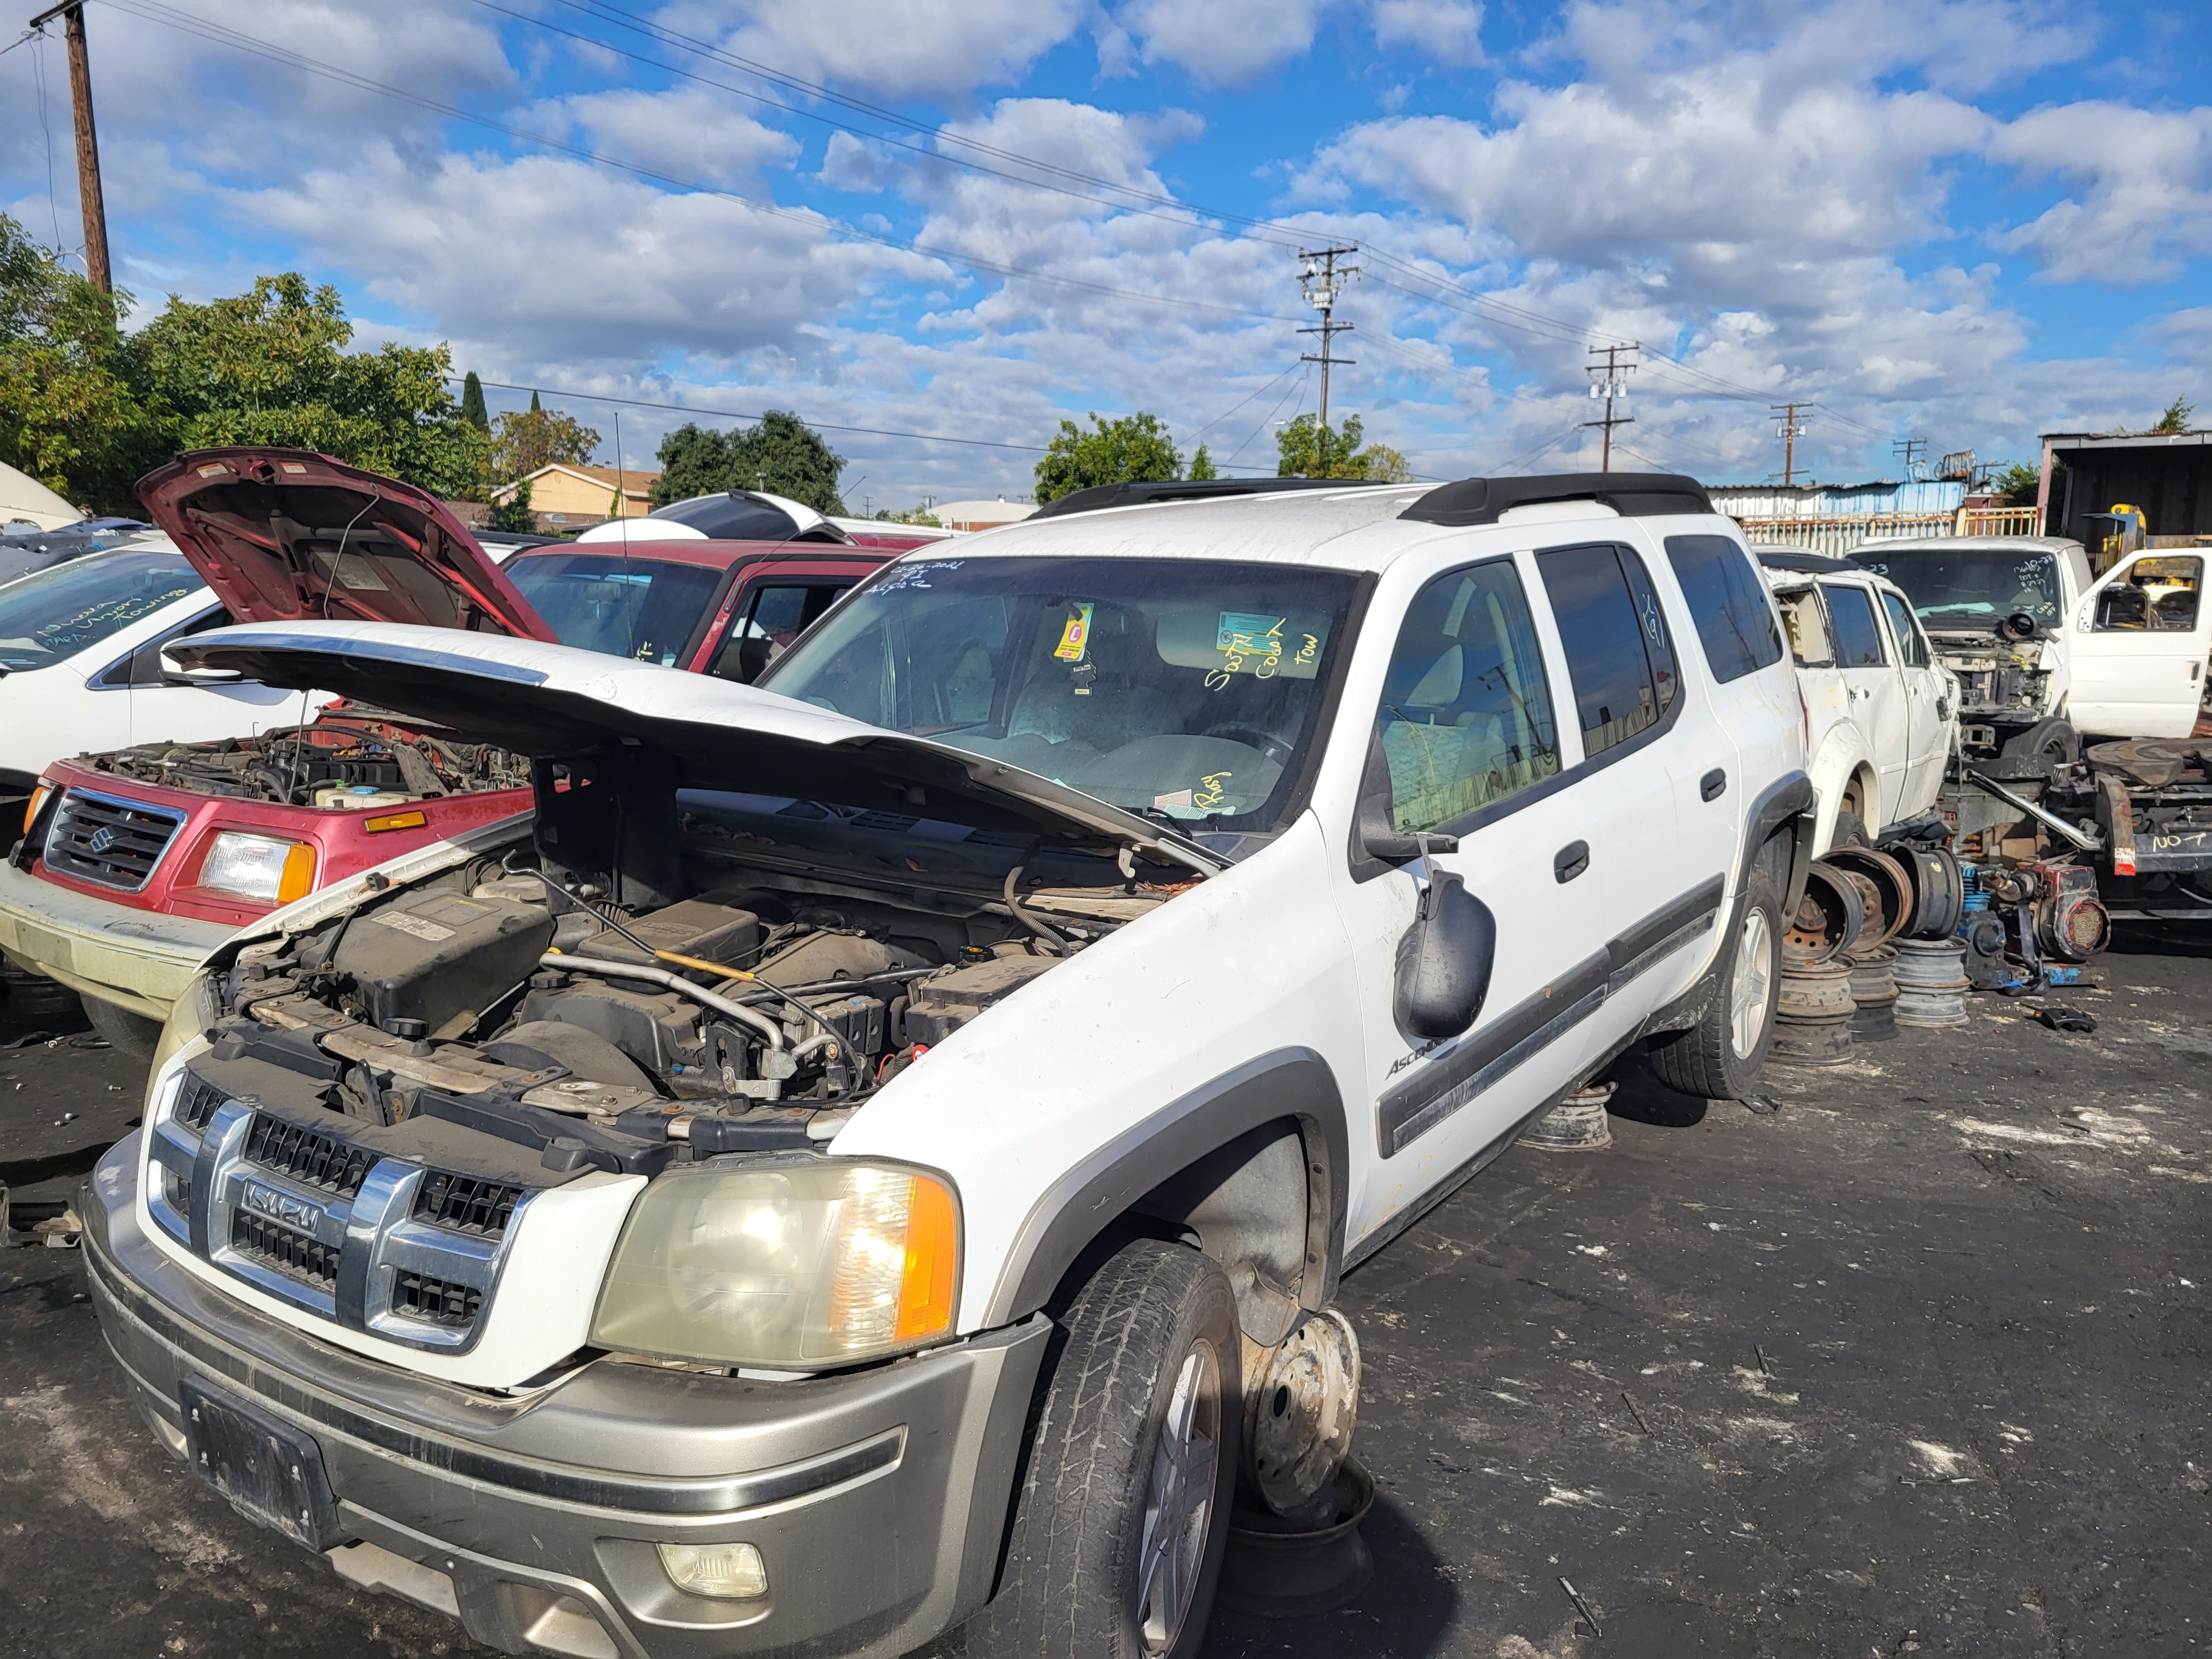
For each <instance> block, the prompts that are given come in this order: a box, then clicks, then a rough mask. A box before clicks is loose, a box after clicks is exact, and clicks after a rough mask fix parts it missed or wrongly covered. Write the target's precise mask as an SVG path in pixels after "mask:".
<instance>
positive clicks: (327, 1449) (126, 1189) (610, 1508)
mask: <svg viewBox="0 0 2212 1659" xmlns="http://www.w3.org/2000/svg"><path fill="white" fill-rule="evenodd" d="M136 1190H137V1136H135V1135H134V1136H132V1137H131V1139H127V1140H125V1141H124V1142H123V1143H122V1144H121V1145H120V1146H118V1147H116V1148H115V1149H114V1150H113V1151H112V1152H109V1153H108V1154H107V1156H106V1158H104V1159H102V1160H101V1162H100V1166H99V1167H98V1168H97V1169H96V1170H94V1172H93V1176H92V1179H91V1181H90V1182H88V1188H87V1192H86V1194H85V1196H84V1198H83V1199H82V1200H81V1203H80V1208H81V1210H82V1213H83V1215H84V1218H85V1231H84V1245H85V1260H86V1267H87V1269H88V1275H89V1278H90V1279H91V1285H92V1299H93V1304H94V1308H95V1310H96V1311H97V1312H98V1314H99V1316H100V1327H101V1329H102V1331H103V1333H104V1334H105V1335H106V1339H107V1344H108V1346H109V1348H110V1349H111V1350H112V1352H114V1354H115V1357H116V1358H117V1360H118V1362H120V1364H122V1366H123V1368H124V1370H125V1373H126V1374H127V1375H128V1376H129V1377H130V1378H131V1383H132V1384H133V1386H134V1388H135V1389H136V1391H137V1396H138V1401H139V1405H140V1407H141V1409H142V1410H143V1412H144V1413H145V1414H146V1416H147V1418H148V1419H149V1422H150V1423H151V1424H152V1425H153V1426H154V1428H155V1431H156V1432H157V1433H158V1434H159V1435H160V1437H161V1439H162V1441H163V1443H165V1444H167V1446H168V1447H169V1449H170V1450H171V1451H173V1452H174V1453H176V1454H178V1455H183V1449H184V1444H185V1441H184V1432H183V1428H182V1426H181V1421H180V1415H179V1406H178V1392H177V1391H178V1385H179V1383H182V1382H184V1381H186V1380H191V1381H194V1382H197V1383H200V1384H202V1385H204V1386H206V1387H210V1388H214V1389H219V1390H222V1392H224V1393H226V1394H228V1395H232V1396H234V1397H235V1398H238V1399H240V1400H243V1401H246V1402H248V1403H249V1404H250V1405H252V1407H255V1408H257V1409H258V1410H259V1411H261V1412H263V1413H266V1414H268V1415H270V1416H273V1417H276V1418H277V1419H281V1420H282V1421H283V1422H284V1423H285V1424H287V1425H289V1426H290V1427H292V1428H294V1429H296V1430H300V1431H305V1432H306V1433H307V1434H309V1435H310V1436H312V1437H313V1439H314V1440H315V1442H316V1443H318V1444H319V1446H320V1447H321V1449H322V1453H323V1458H324V1462H325V1465H326V1467H327V1469H328V1473H329V1476H330V1484H331V1491H332V1492H334V1493H335V1494H336V1497H337V1516H338V1520H339V1522H340V1525H341V1528H342V1529H343V1531H344V1532H346V1533H348V1534H352V1535H353V1536H355V1537H356V1538H357V1539H358V1542H356V1543H353V1544H349V1545H342V1546H340V1547H337V1548H336V1549H333V1550H332V1551H331V1552H330V1559H331V1564H332V1565H333V1566H334V1567H335V1568H336V1569H337V1571H338V1572H339V1574H340V1575H341V1576H342V1577H345V1578H347V1579H349V1580H350V1581H352V1582H353V1583H356V1584H360V1585H362V1586H363V1587H364V1588H368V1589H380V1590H386V1591H388V1592H390V1593H392V1594H394V1595H401V1596H404V1598H406V1599H407V1600H410V1601H416V1602H418V1603H420V1604H421V1605H422V1606H424V1607H431V1608H433V1609H435V1610H436V1611H440V1612H442V1613H447V1614H448V1615H450V1616H452V1617H454V1618H457V1619H459V1620H460V1621H461V1623H462V1624H463V1625H464V1626H466V1628H467V1630H468V1632H469V1634H470V1635H471V1637H472V1638H475V1639H476V1640H477V1641H478V1642H481V1643H483V1644H485V1645H487V1646H489V1647H492V1648H495V1649H497V1650H500V1651H501V1652H504V1653H538V1652H550V1653H560V1654H570V1655H576V1656H593V1659H659V1656H669V1659H694V1656H697V1659H705V1656H707V1655H709V1654H713V1655H732V1654H745V1653H754V1652H763V1651H769V1650H775V1651H778V1652H787V1651H793V1650H800V1649H803V1650H805V1651H806V1652H808V1653H811V1654H817V1655H822V1656H829V1655H839V1654H851V1655H871V1656H872V1655H879V1654H880V1655H885V1656H889V1655H893V1654H899V1653H904V1652H907V1651H908V1650H911V1649H913V1648H915V1647H916V1646H918V1645H920V1644H922V1643H924V1642H926V1641H927V1640H928V1639H929V1638H931V1637H933V1636H934V1635H936V1634H937V1633H938V1632H940V1631H942V1630H945V1629H946V1628H948V1627H949V1626H952V1625H954V1624H956V1623H957V1622H958V1621H959V1620H962V1619H963V1618H965V1617H967V1615H968V1614H969V1613H972V1612H973V1611H974V1610H975V1608H976V1607H980V1606H981V1604H982V1603H983V1601H985V1600H986V1599H987V1597H988V1595H989V1594H990V1590H991V1584H992V1578H993V1575H994V1572H995V1571H996V1568H997V1563H998V1554H999V1547H1000V1537H1001V1534H1002V1532H1003V1529H1004V1525H1005V1521H1006V1505H1007V1501H1008V1498H1009V1496H1010V1494H1011V1492H1012V1486H1013V1475H1014V1470H1015V1467H1016V1463H1017V1461H1018V1453H1019V1448H1020V1444H1021V1439H1022V1435H1023V1432H1024V1427H1025V1425H1026V1421H1027V1416H1028V1410H1029V1404H1030V1395H1031V1391H1032V1389H1033V1388H1034V1386H1035V1383H1036V1375H1037V1370H1038V1366H1039V1364H1040V1363H1041V1362H1042V1358H1043V1354H1044V1349H1045V1346H1046V1342H1047V1340H1048V1336H1049V1334H1050V1330H1051V1326H1050V1322H1049V1321H1048V1320H1047V1319H1045V1318H1044V1317H1043V1316H1041V1315H1040V1316H1036V1317H1034V1318H1031V1319H1030V1320H1028V1321H1026V1322H1024V1323H1022V1324H1019V1325H1017V1326H1013V1327H1011V1328H1007V1329H1005V1330H1000V1331H996V1332H993V1333H990V1334H987V1335H985V1336H981V1337H978V1338H976V1339H975V1340H971V1341H969V1342H966V1343H963V1344H962V1345H961V1346H957V1347H954V1348H948V1349H940V1350H938V1351H937V1352H933V1353H927V1354H923V1355H920V1356H917V1357H915V1358H911V1359H907V1360H903V1361H900V1362H897V1363H896V1364H889V1365H884V1366H880V1367H878V1368H876V1369H874V1370H869V1371H865V1372H860V1373H855V1374H853V1375H850V1376H838V1377H824V1378H816V1379H812V1380H810V1381H806V1382H797V1383H763V1382H752V1381H747V1380H744V1379H740V1378H738V1377H720V1376H710V1375H706V1374H702V1373H697V1372H687V1371H676V1370H660V1369H657V1368H653V1367H649V1366H645V1365H635V1364H617V1363H614V1362H611V1361H607V1360H599V1361H596V1362H593V1363H592V1364H586V1365H584V1366H582V1367H580V1369H579V1370H575V1371H574V1372H572V1373H570V1374H569V1375H568V1376H566V1377H564V1378H562V1380H561V1381H559V1382H558V1383H555V1384H553V1385H552V1386H551V1387H550V1388H548V1389H544V1390H543V1391H541V1392H539V1393H538V1394H536V1395H530V1396H527V1397H526V1398H522V1399H513V1398H509V1397H507V1396H503V1395H489V1394H485V1393H483V1392H480V1391H477V1390H473V1389H462V1388H457V1387H453V1386H451V1385H448V1384H445V1383H435V1382H432V1381H430V1380H428V1379H426V1378H423V1377H421V1376H415V1375H412V1374H410V1373H408V1372H405V1371H401V1370H395V1369H393V1368H392V1367H390V1366H386V1365H382V1364H377V1363H375V1362H374V1361H372V1360H368V1359H364V1358H360V1357H358V1356H356V1355H352V1354H349V1353H346V1352H343V1351H341V1350H339V1349H337V1348H333V1347H331V1346H327V1345H325V1344H324V1343H321V1342H319V1341H317V1340H314V1339H313V1337H310V1336H307V1335H306V1334H302V1333H301V1332H299V1331H297V1330H295V1329H294V1328H291V1327H289V1326H288V1325H286V1324H283V1323H282V1322H278V1321H276V1320H272V1319H268V1318H265V1317H264V1316H260V1315H259V1314H257V1313H255V1312H253V1311H252V1310H249V1309H247V1308H246V1307H244V1306H242V1305H241V1304H238V1303H236V1302H234V1301H233V1300H232V1299H231V1298H230V1297H226V1296H224V1295H222V1293H221V1292H220V1291H216V1290H214V1289H212V1288H211V1287H210V1286H208V1285H204V1284H202V1283H201V1282H200V1281H199V1280H197V1279H194V1278H193V1277H191V1275H190V1274H188V1273H185V1272H184V1271H183V1270H182V1269H181V1268H179V1267H177V1266H176V1265H175V1264H174V1263H173V1262H172V1261H170V1260H169V1259H168V1257H167V1255H164V1254H162V1253H161V1251H160V1250H159V1249H156V1248H155V1245H154V1244H153V1243H152V1242H151V1241H150V1240H149V1239H148V1238H147V1237H145V1235H144V1234H143V1231H141V1230H140V1228H139V1225H138V1221H137V1209H136V1204H135V1198H136ZM733 1541H745V1542H748V1543H750V1544H752V1545H753V1546H755V1547H757V1549H758V1550H759V1551H760V1553H761V1554H762V1556H763V1559H764V1560H765V1561H766V1563H767V1566H768V1578H769V1594H768V1595H767V1596H765V1597H764V1598H762V1599H760V1600H757V1601H714V1600H709V1599H707V1598H703V1597H699V1596H694V1595H688V1594H686V1593H684V1592H683V1591H681V1590H678V1589H677V1588H676V1587H675V1585H674V1584H672V1583H671V1582H670V1581H669V1579H668V1577H666V1575H665V1573H664V1572H663V1571H662V1570H661V1567H660V1565H659V1555H658V1553H657V1552H656V1551H655V1549H654V1544H655V1543H656V1542H671V1543H678V1542H690V1543H704V1542H733Z"/></svg>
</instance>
